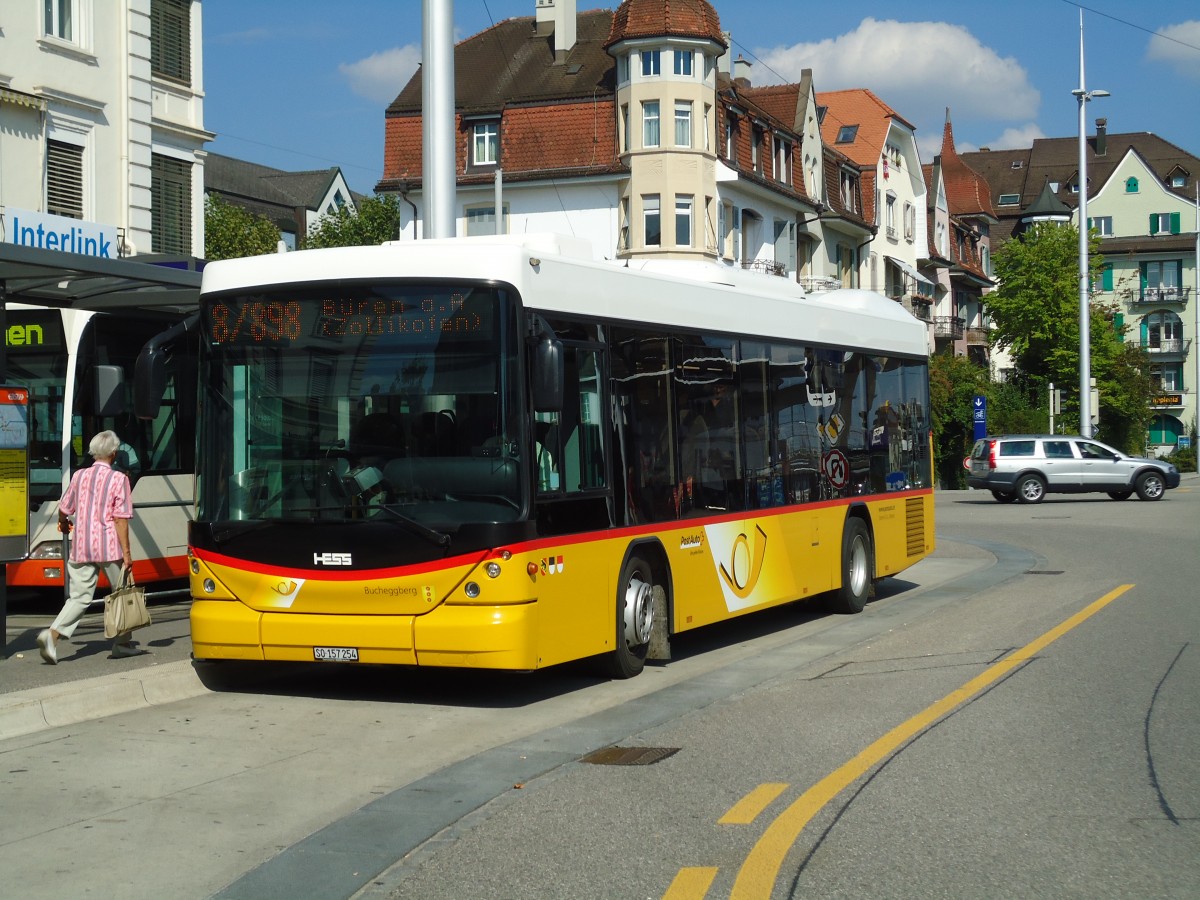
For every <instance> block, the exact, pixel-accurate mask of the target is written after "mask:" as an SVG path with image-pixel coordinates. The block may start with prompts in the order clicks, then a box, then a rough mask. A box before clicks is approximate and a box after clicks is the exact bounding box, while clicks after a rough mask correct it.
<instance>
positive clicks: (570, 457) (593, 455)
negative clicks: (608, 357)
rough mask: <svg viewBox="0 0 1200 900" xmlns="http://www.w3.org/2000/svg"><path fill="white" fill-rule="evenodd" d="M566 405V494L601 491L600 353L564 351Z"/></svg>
mask: <svg viewBox="0 0 1200 900" xmlns="http://www.w3.org/2000/svg"><path fill="white" fill-rule="evenodd" d="M564 350H565V357H566V364H567V365H566V391H565V397H566V402H565V404H564V409H563V413H562V420H561V421H562V424H561V427H560V429H559V431H560V432H561V434H562V440H563V445H562V446H563V452H562V466H561V472H562V479H563V487H564V489H565V490H567V491H580V490H589V489H592V488H602V487H604V486H605V485H606V484H607V479H606V477H605V471H606V466H605V457H604V449H605V448H604V437H603V433H602V430H601V428H600V420H601V417H602V415H603V407H602V405H601V404H602V401H603V393H602V391H601V365H600V351H598V350H592V349H589V348H582V347H572V346H570V345H568V346H566V347H565V348H564Z"/></svg>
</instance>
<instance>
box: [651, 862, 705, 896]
mask: <svg viewBox="0 0 1200 900" xmlns="http://www.w3.org/2000/svg"><path fill="white" fill-rule="evenodd" d="M716 877H717V867H716V866H692V867H690V868H685V869H680V870H679V874H678V875H676V876H675V878H674V880H673V881H672V882H671V886H670V887H669V888H667V892H666V893H665V894H663V900H700V898H702V897H703V896H704V895H705V894H707V893H708V888H709V886H710V885H711V884H712V882H713V879H714V878H716Z"/></svg>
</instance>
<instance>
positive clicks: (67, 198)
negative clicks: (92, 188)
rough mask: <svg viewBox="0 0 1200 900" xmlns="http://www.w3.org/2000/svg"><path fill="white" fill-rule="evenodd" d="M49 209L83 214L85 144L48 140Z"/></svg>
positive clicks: (72, 215)
mask: <svg viewBox="0 0 1200 900" xmlns="http://www.w3.org/2000/svg"><path fill="white" fill-rule="evenodd" d="M46 212H48V213H51V214H52V215H56V216H67V217H68V218H71V219H82V218H83V148H82V147H77V146H76V145H75V144H64V143H62V142H61V141H46Z"/></svg>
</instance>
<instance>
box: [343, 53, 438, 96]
mask: <svg viewBox="0 0 1200 900" xmlns="http://www.w3.org/2000/svg"><path fill="white" fill-rule="evenodd" d="M420 63H421V48H420V46H419V45H417V44H409V45H407V46H405V47H392V48H391V49H390V50H381V51H380V52H379V53H372V54H371V55H370V56H368V57H367V58H366V59H360V60H359V61H358V62H352V63H341V64H340V65H339V66H338V71H339V72H341V73H342V75H343V76H344V77H345V78H346V79H347V80H348V81H349V82H350V89H351V90H352V91H354V93H356V94H358V95H359V96H361V97H366V98H367V99H368V100H375V101H377V102H379V103H391V102H392V101H393V100H395V99H396V95H397V94H399V93H400V91H401V89H402V88H403V87H404V85H406V84H408V80H409V79H410V78H412V76H413V73H414V72H416V71H417V66H418V65H420Z"/></svg>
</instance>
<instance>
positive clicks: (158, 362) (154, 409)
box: [133, 313, 200, 419]
mask: <svg viewBox="0 0 1200 900" xmlns="http://www.w3.org/2000/svg"><path fill="white" fill-rule="evenodd" d="M199 321H200V314H199V313H192V314H191V315H190V316H188V317H187V318H186V319H184V320H183V321H181V322H177V323H176V324H174V325H172V326H171V327H170V328H168V329H167V330H166V331H161V332H159V333H158V334H156V335H155V336H154V337H152V338H150V340H148V341H146V343H145V346H143V347H142V351H141V353H139V354H138V358H137V363H136V364H135V365H134V368H133V414H134V415H135V416H137V417H138V418H139V419H156V418H158V410H159V407H160V406H162V399H163V394H165V393H166V391H167V362H168V360H169V359H170V358H171V354H172V352H173V351H175V350H176V346H175V343H176V341H177V340H179V339H180V338H182V337H184V336H185V335H187V333H188V331H189V330H190V329H192V328H194V327H195V326H196V324H197V323H198V322H199ZM178 349H179V351H180V353H181V355H182V357H183V359H184V360H185V362H186V361H188V354H187V351H186V347H185V346H181V347H180V348H178ZM190 361H191V362H192V363H194V362H195V360H194V359H192V360H190Z"/></svg>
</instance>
